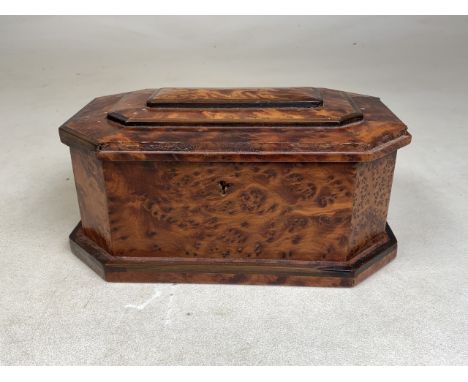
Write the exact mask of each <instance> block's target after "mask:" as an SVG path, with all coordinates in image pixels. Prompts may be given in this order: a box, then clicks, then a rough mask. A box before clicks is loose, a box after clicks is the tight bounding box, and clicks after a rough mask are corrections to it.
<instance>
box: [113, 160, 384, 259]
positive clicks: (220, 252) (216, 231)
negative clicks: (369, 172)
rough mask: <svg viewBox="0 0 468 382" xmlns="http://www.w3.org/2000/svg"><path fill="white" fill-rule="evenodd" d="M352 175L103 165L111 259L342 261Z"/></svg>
mask: <svg viewBox="0 0 468 382" xmlns="http://www.w3.org/2000/svg"><path fill="white" fill-rule="evenodd" d="M354 167H355V166H353V165H351V164H346V163H343V164H339V163H338V164H322V163H306V164H303V163H296V164H294V163H281V164H280V163H278V164H270V163H258V164H251V163H233V164H230V163H223V164H210V163H177V162H167V163H163V164H161V163H158V162H107V163H105V174H106V184H107V194H108V197H109V216H110V224H111V230H112V250H113V253H114V254H115V255H122V256H123V255H125V256H162V257H191V258H203V257H209V258H219V257H224V258H228V257H229V258H271V259H277V258H278V259H281V258H283V259H291V258H294V259H302V260H314V259H322V260H345V259H346V255H347V253H348V250H349V249H348V243H349V234H350V230H349V227H350V223H351V216H352V206H353V181H354V174H355V169H354ZM222 184H224V187H222V186H221V185H222ZM382 229H383V228H382ZM181 239H183V240H181Z"/></svg>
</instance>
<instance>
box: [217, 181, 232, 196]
mask: <svg viewBox="0 0 468 382" xmlns="http://www.w3.org/2000/svg"><path fill="white" fill-rule="evenodd" d="M218 185H219V189H220V190H221V194H222V195H226V193H227V190H228V189H229V187H231V184H230V183H227V182H225V181H224V180H221V181H220V182H219V183H218Z"/></svg>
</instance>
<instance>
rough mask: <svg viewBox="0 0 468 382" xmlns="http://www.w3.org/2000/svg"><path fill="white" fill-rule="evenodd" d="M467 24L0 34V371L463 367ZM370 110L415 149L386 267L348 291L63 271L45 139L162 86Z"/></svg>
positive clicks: (19, 24) (235, 20)
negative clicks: (103, 103)
mask: <svg viewBox="0 0 468 382" xmlns="http://www.w3.org/2000/svg"><path fill="white" fill-rule="evenodd" d="M467 68H468V18H463V17H1V18H0V117H1V120H0V159H1V166H0V181H1V183H0V186H1V187H0V283H1V294H0V363H1V364H4V365H10V364H171V365H179V364H184V365H193V364H196V365H210V364H216V365H218V364H229V365H267V364H268V365H270V364H281V365H284V364H300V365H306V364H316V365H350V364H353V365H366V364H372V365H381V364H390V365H393V364H403V365H414V364H416V365H423V364H424V365H434V364H435V365H440V364H442V365H453V364H467V363H468V362H467V359H468V317H467V312H468V303H467V302H468V293H467V292H468V291H467V277H466V274H467V270H468V269H467V266H468V239H467V236H468V223H467V218H468V216H467V215H468V214H467V212H468V206H467V204H468V201H467V200H468V148H467V141H468V130H467V129H468V126H467V120H468V91H467V89H468V74H467ZM294 85H297V86H323V87H330V88H336V89H342V90H346V91H351V92H357V93H363V94H371V95H377V96H380V97H381V98H382V100H383V102H384V103H386V104H387V105H388V106H389V107H390V108H391V109H392V110H393V111H394V112H395V113H396V114H397V115H398V116H399V117H400V118H401V119H402V120H403V121H404V122H405V123H407V125H408V126H409V129H410V132H411V133H412V134H413V143H412V144H411V145H410V146H408V147H406V148H404V149H402V150H400V151H399V154H398V159H397V166H396V171H395V178H394V185H393V190H392V198H391V203H390V212H389V216H388V221H389V223H390V225H391V227H392V228H393V230H394V232H395V234H396V236H397V238H398V240H399V249H398V257H397V258H396V260H395V261H393V262H392V263H390V264H389V265H388V266H387V267H385V268H384V269H382V270H381V271H380V272H378V273H376V274H375V275H374V276H372V277H371V278H369V279H368V280H366V281H365V282H363V283H362V284H361V285H359V286H357V287H356V288H354V289H326V288H303V287H271V286H270V287H263V286H229V285H222V286H220V285H180V284H177V285H175V284H139V285H138V284H108V283H105V282H104V281H103V280H101V279H100V278H99V277H98V276H97V275H96V274H95V273H94V272H92V271H91V270H90V269H89V268H88V267H87V266H85V265H84V264H83V263H81V262H80V261H79V260H78V259H76V258H75V257H74V256H73V255H72V254H71V252H70V250H69V246H68V239H67V238H68V235H69V233H70V232H71V230H72V229H73V228H74V227H75V225H76V224H77V222H78V221H79V211H78V204H77V200H76V193H75V188H74V183H73V174H72V168H71V163H70V158H69V153H68V149H67V147H66V146H64V145H62V144H61V143H60V142H59V137H58V133H57V128H58V127H59V126H60V124H61V123H63V122H64V121H65V120H66V119H67V118H69V117H70V116H71V115H72V114H74V113H75V112H76V111H78V110H79V109H80V108H81V107H82V106H84V105H85V104H86V103H87V102H89V101H90V100H91V99H92V98H94V97H96V96H100V95H105V94H112V93H118V92H124V91H131V90H137V89H142V88H148V87H160V86H294Z"/></svg>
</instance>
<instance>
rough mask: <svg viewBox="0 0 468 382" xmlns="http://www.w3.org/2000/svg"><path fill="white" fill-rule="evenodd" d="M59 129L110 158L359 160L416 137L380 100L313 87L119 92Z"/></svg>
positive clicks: (95, 102)
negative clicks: (412, 135) (413, 136)
mask: <svg viewBox="0 0 468 382" xmlns="http://www.w3.org/2000/svg"><path fill="white" fill-rule="evenodd" d="M59 130H60V137H61V140H62V142H63V143H65V144H67V145H69V146H73V147H82V148H86V149H91V150H96V151H97V155H98V156H99V157H100V158H102V159H106V160H161V161H165V160H170V161H177V160H186V161H209V162H214V161H221V162H222V161H229V162H231V161H259V162H261V161H268V162H271V161H280V162H288V161H294V162H297V161H300V162H317V161H340V162H343V161H352V162H355V161H369V160H374V159H377V158H379V157H382V156H384V155H386V154H388V153H390V152H392V151H395V150H397V149H398V148H400V147H402V146H405V145H407V144H408V143H409V142H410V140H411V135H410V134H409V133H408V131H407V127H406V125H405V124H403V123H402V122H401V121H400V120H399V119H398V118H397V117H396V116H395V115H394V114H393V113H392V112H391V111H390V110H389V109H388V108H387V107H386V106H385V105H384V104H383V103H382V102H381V101H380V99H379V98H376V97H370V96H365V95H360V94H354V93H347V92H343V91H338V90H331V89H325V88H312V87H291V88H235V89H234V88H232V89H218V88H161V89H156V90H155V89H146V90H140V91H135V92H130V93H124V94H116V95H111V96H105V97H100V98H96V99H95V100H93V101H92V102H91V103H89V104H88V105H87V106H85V107H84V108H83V109H82V110H81V111H79V112H78V113H77V114H76V115H74V116H73V117H72V118H71V119H69V120H68V121H67V122H65V123H64V124H63V125H62V126H61V127H60V129H59Z"/></svg>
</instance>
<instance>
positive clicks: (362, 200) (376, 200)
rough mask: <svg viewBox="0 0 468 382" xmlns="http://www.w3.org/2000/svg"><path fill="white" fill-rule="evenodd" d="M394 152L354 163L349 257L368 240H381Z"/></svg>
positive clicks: (390, 183) (390, 185)
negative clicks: (354, 179) (354, 182)
mask: <svg viewBox="0 0 468 382" xmlns="http://www.w3.org/2000/svg"><path fill="white" fill-rule="evenodd" d="M395 159H396V152H394V153H392V154H389V155H387V156H385V157H383V158H380V159H377V160H375V161H372V162H365V163H359V164H357V174H356V184H355V199H354V206H353V214H352V223H351V225H352V233H351V239H350V249H351V251H350V255H349V257H350V258H351V257H352V256H353V255H354V254H355V253H357V252H358V251H359V250H360V249H362V248H364V247H366V246H367V245H368V244H370V243H371V242H379V241H384V240H385V239H386V236H385V224H386V221H387V212H388V205H389V202H390V191H391V188H392V181H393V171H394V168H395Z"/></svg>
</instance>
